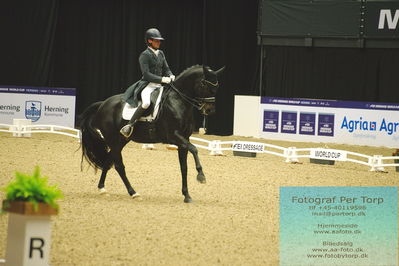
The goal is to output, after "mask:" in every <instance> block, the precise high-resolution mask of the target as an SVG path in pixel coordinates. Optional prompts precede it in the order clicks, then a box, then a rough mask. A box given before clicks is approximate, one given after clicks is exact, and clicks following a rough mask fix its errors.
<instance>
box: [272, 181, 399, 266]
mask: <svg viewBox="0 0 399 266" xmlns="http://www.w3.org/2000/svg"><path fill="white" fill-rule="evenodd" d="M279 214H280V230H279V239H280V266H304V265H317V266H337V265H345V266H349V265H353V266H356V265H357V266H360V265H361V266H388V265H390V266H397V265H398V188H397V187H280V211H279Z"/></svg>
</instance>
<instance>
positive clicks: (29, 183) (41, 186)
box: [3, 166, 63, 215]
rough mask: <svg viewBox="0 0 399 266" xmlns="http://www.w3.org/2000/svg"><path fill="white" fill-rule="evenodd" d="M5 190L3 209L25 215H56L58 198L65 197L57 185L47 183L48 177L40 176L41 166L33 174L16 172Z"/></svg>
mask: <svg viewBox="0 0 399 266" xmlns="http://www.w3.org/2000/svg"><path fill="white" fill-rule="evenodd" d="M4 191H5V193H6V199H5V200H4V201H3V211H7V212H13V213H19V214H25V215H55V214H57V213H58V208H59V206H58V204H57V203H56V200H57V199H60V198H62V197H63V196H62V193H61V191H60V190H59V189H58V188H57V187H56V186H49V185H48V184H47V177H41V176H40V168H39V166H36V167H35V170H34V172H33V175H28V174H23V173H20V172H16V173H15V180H14V181H13V182H11V183H9V184H8V185H7V186H6V187H5V188H4Z"/></svg>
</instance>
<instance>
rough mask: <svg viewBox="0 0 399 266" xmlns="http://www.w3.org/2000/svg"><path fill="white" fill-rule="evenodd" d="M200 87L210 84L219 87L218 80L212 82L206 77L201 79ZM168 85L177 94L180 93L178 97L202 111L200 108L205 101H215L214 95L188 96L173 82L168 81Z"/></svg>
mask: <svg viewBox="0 0 399 266" xmlns="http://www.w3.org/2000/svg"><path fill="white" fill-rule="evenodd" d="M200 83H201V88H205V87H208V86H211V87H213V88H215V89H216V88H218V87H219V82H218V81H216V83H212V82H210V81H208V80H206V79H201V82H200ZM169 86H170V87H171V88H172V89H173V90H174V91H175V92H177V94H179V95H180V97H182V98H183V100H185V101H186V102H188V103H190V104H191V105H192V106H194V107H195V108H196V109H197V110H199V111H202V109H204V107H205V105H206V104H207V103H215V101H216V100H215V96H213V97H205V98H201V97H195V98H191V97H189V96H187V95H186V94H184V93H182V92H181V91H180V90H178V89H177V88H176V86H175V85H174V84H173V82H171V83H169Z"/></svg>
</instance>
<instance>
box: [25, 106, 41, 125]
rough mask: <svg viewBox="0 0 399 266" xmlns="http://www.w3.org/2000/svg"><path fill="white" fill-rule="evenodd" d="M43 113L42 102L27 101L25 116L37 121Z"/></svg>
mask: <svg viewBox="0 0 399 266" xmlns="http://www.w3.org/2000/svg"><path fill="white" fill-rule="evenodd" d="M41 114H42V102H39V101H26V102H25V117H26V118H27V119H30V120H32V122H36V121H37V120H39V119H40V116H41Z"/></svg>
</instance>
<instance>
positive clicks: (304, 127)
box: [260, 97, 399, 148]
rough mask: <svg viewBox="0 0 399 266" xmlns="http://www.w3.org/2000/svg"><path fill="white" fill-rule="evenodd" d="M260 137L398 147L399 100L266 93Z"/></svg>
mask: <svg viewBox="0 0 399 266" xmlns="http://www.w3.org/2000/svg"><path fill="white" fill-rule="evenodd" d="M260 116H261V119H260V120H261V121H260V123H261V125H260V137H261V138H266V139H276V140H289V141H304V142H321V143H340V144H351V145H369V146H384V147H389V148H397V147H398V146H399V104H398V103H376V102H355V101H336V100H317V99H300V98H277V97H262V98H261V103H260Z"/></svg>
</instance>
